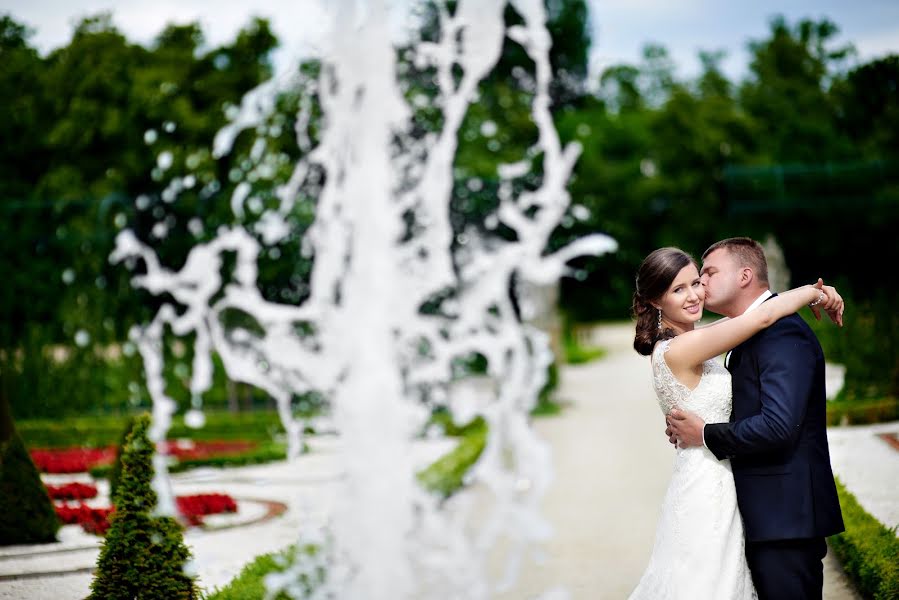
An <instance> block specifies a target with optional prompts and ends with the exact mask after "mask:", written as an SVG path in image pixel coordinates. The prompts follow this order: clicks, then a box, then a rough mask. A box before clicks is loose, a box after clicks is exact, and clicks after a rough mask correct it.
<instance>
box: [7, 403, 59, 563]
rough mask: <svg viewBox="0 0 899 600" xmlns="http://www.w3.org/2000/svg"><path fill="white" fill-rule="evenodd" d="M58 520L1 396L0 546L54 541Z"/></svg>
mask: <svg viewBox="0 0 899 600" xmlns="http://www.w3.org/2000/svg"><path fill="white" fill-rule="evenodd" d="M57 531H59V518H58V517H57V516H56V509H55V508H54V507H53V501H52V500H51V499H50V496H49V495H47V488H46V487H45V486H44V483H43V482H42V481H41V475H40V473H38V470H37V467H35V466H34V461H32V460H31V455H30V454H28V450H26V449H25V444H24V443H23V442H22V438H20V437H19V434H18V433H17V432H16V428H15V425H14V424H13V421H12V414H11V412H10V410H9V404H8V403H7V401H6V399H5V398H4V397H2V394H0V545H11V544H40V543H45V542H54V541H56V532H57Z"/></svg>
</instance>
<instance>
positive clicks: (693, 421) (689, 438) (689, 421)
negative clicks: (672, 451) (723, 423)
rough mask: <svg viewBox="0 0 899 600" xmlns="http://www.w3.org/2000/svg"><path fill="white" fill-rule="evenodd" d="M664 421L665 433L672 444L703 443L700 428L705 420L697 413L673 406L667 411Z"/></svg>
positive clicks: (686, 446) (699, 444) (695, 444)
mask: <svg viewBox="0 0 899 600" xmlns="http://www.w3.org/2000/svg"><path fill="white" fill-rule="evenodd" d="M665 422H666V423H667V424H668V428H667V429H666V430H665V433H666V434H667V435H668V441H669V442H671V443H672V444H675V445H677V446H678V447H681V448H690V447H696V446H702V445H703V439H702V429H703V427H705V421H703V420H702V419H701V418H700V417H699V416H698V415H696V414H694V413H691V412H690V411H687V410H680V409H677V408H675V409H672V410H671V412H670V413H668V417H667V418H666V419H665Z"/></svg>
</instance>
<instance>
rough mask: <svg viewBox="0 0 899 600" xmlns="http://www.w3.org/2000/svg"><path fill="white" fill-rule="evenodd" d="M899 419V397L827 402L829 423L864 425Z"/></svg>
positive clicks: (840, 399) (839, 399)
mask: <svg viewBox="0 0 899 600" xmlns="http://www.w3.org/2000/svg"><path fill="white" fill-rule="evenodd" d="M895 420H899V399H896V398H883V399H881V400H845V399H842V398H838V399H837V400H831V401H830V402H828V403H827V424H828V425H864V424H868V423H884V422H886V421H895Z"/></svg>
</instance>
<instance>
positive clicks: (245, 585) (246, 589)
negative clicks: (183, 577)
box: [203, 546, 294, 600]
mask: <svg viewBox="0 0 899 600" xmlns="http://www.w3.org/2000/svg"><path fill="white" fill-rule="evenodd" d="M293 548H294V547H293V546H291V547H290V548H288V549H286V550H281V551H280V552H271V553H269V554H262V555H260V556H257V557H256V558H255V559H254V560H253V561H252V562H251V563H248V564H247V565H246V566H244V568H243V569H241V570H240V573H239V574H238V575H237V577H235V578H234V579H232V580H231V581H229V582H228V584H227V585H226V586H225V587H223V588H216V589H215V590H213V591H212V592H211V593H209V594H208V595H204V596H203V598H204V600H262V598H265V597H266V595H265V594H266V589H265V576H266V575H268V574H269V573H275V572H277V571H280V570H282V568H283V566H282V565H283V564H284V561H285V560H286V559H287V558H288V557H289V556H290V555H291V554H292V553H293V551H294V550H293ZM271 600H290V598H289V596H287V595H286V594H284V593H283V592H282V593H279V594H278V595H276V596H274V597H272V599H271Z"/></svg>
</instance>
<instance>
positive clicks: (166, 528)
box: [90, 414, 197, 600]
mask: <svg viewBox="0 0 899 600" xmlns="http://www.w3.org/2000/svg"><path fill="white" fill-rule="evenodd" d="M149 427H150V416H149V415H146V414H144V415H141V416H139V417H137V418H136V419H135V422H134V427H133V429H132V430H131V433H130V434H129V435H128V438H127V441H126V443H125V448H124V452H123V453H122V478H121V481H120V483H119V486H118V488H117V490H116V495H115V496H113V498H112V501H113V504H114V505H115V512H113V513H112V515H111V517H110V521H109V523H110V527H109V531H108V532H107V534H106V539H105V540H104V541H103V547H102V548H101V550H100V556H99V558H98V559H97V569H96V573H95V575H94V579H93V581H92V582H91V595H90V598H91V599H92V600H158V599H161V598H165V599H167V600H168V599H172V600H193V599H195V598H197V591H196V589H195V587H194V582H193V580H192V579H191V578H190V577H189V576H188V575H186V574H185V572H184V567H185V564H186V563H187V562H188V560H189V559H190V550H188V548H187V546H185V545H184V540H183V538H182V532H181V526H180V525H179V524H178V522H177V521H176V520H175V519H174V518H172V517H159V516H154V515H153V514H152V512H153V511H154V510H155V508H156V492H154V491H153V488H152V487H151V486H150V482H151V480H152V478H153V464H152V458H153V453H154V449H153V444H152V443H151V442H150V440H149V438H148V437H147V430H148V429H149Z"/></svg>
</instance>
